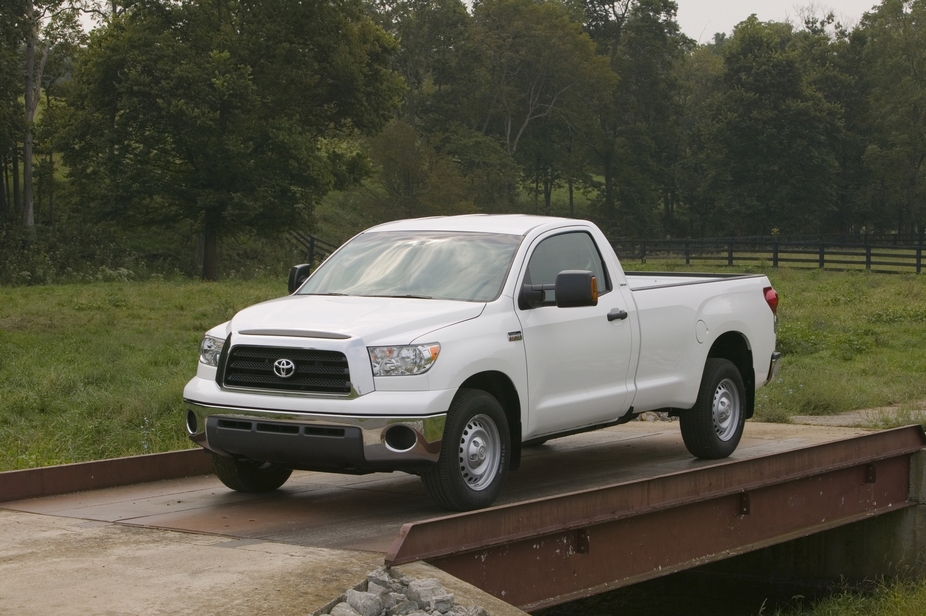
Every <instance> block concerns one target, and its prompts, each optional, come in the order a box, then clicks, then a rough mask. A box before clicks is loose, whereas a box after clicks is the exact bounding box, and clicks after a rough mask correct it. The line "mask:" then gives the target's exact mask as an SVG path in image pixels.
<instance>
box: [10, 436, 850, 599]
mask: <svg viewBox="0 0 926 616" xmlns="http://www.w3.org/2000/svg"><path fill="white" fill-rule="evenodd" d="M864 433H865V431H864V430H860V429H855V428H834V427H816V426H787V425H774V424H761V423H754V422H750V423H749V424H748V425H747V428H746V435H745V437H744V439H743V441H742V443H741V445H740V447H739V449H738V450H737V452H736V453H735V454H734V456H733V457H732V458H731V460H734V461H736V460H743V461H745V460H749V459H754V458H759V457H762V456H768V455H770V454H776V453H781V452H787V451H793V450H796V449H801V448H806V447H810V446H814V445H819V444H821V443H829V442H833V441H838V440H841V439H846V438H849V437H853V436H856V435H860V434H864ZM728 462H729V460H728V461H721V462H719V464H726V463H728ZM717 464H718V462H709V461H700V460H695V459H692V458H691V457H690V456H689V455H688V454H687V451H686V450H685V447H684V444H683V443H682V439H681V436H680V434H679V430H678V424H677V423H674V422H631V423H630V424H626V425H623V426H617V427H614V428H610V429H607V430H602V431H599V432H593V433H588V434H582V435H575V436H571V437H566V438H563V439H559V440H556V441H551V442H549V443H547V444H546V445H543V446H540V447H536V448H531V449H528V450H526V451H525V454H524V457H523V459H522V464H521V469H520V470H518V471H517V472H514V473H512V474H510V475H509V478H508V482H507V484H506V486H505V489H504V491H503V493H502V497H501V498H500V499H499V501H498V503H497V504H498V505H499V506H502V507H504V506H511V505H514V504H517V503H523V502H525V501H530V500H534V499H541V498H547V497H554V496H558V495H563V494H566V493H570V492H575V491H580V490H587V489H592V488H596V487H600V486H604V485H613V484H618V483H625V482H631V481H638V480H649V479H654V478H658V477H664V476H667V475H672V474H677V473H679V472H683V471H691V470H696V469H702V468H708V467H711V466H714V465H717ZM4 509H5V510H8V511H10V512H19V513H21V514H41V515H43V516H54V517H57V518H70V519H77V520H81V521H85V522H86V521H94V522H99V523H110V524H116V525H119V526H121V527H145V528H153V529H166V530H176V531H185V532H188V533H194V534H199V535H206V536H209V535H217V536H219V537H220V538H223V540H225V541H227V542H229V545H230V546H234V545H240V546H247V545H253V544H254V543H256V542H267V543H273V544H284V545H286V544H288V545H293V546H305V547H310V548H326V549H337V550H349V551H352V552H359V553H361V554H367V555H368V556H369V557H372V559H373V560H376V561H377V562H380V563H381V562H382V558H383V556H382V555H386V554H387V553H388V552H389V551H390V548H391V547H392V546H393V543H394V542H395V541H396V538H397V536H398V535H399V532H400V530H401V529H402V528H403V525H406V524H409V523H418V522H422V521H425V520H428V519H431V518H436V517H442V516H445V512H443V511H442V510H440V509H438V508H436V507H435V506H434V505H433V504H432V503H431V502H430V501H429V499H428V497H427V496H426V494H425V492H424V489H423V488H422V486H421V484H420V482H419V480H418V479H417V478H416V477H411V476H407V475H403V474H398V473H395V474H374V475H365V476H344V475H327V474H320V473H309V472H297V473H294V474H293V477H292V479H291V480H290V481H289V482H288V483H287V484H286V485H285V486H284V487H283V488H282V489H281V490H279V491H278V492H276V493H273V494H270V495H246V494H239V493H235V492H232V491H230V490H227V489H226V488H224V487H223V486H222V485H221V484H220V483H219V482H218V480H217V479H215V478H214V477H211V476H202V477H191V478H186V479H175V480H166V481H159V482H152V483H145V484H139V485H135V486H125V487H118V488H109V489H104V490H95V491H89V492H82V493H76V494H66V495H61V496H51V497H43V498H35V499H29V500H21V501H15V502H8V503H0V512H2V510H4ZM88 528H89V527H88ZM5 542H8V540H5V539H3V538H2V536H0V555H3V554H4V553H5V551H8V550H5V548H4V543H5ZM236 542H237V543H236ZM365 558H366V557H364V559H365ZM2 560H5V559H0V561H2ZM362 560H363V559H362ZM327 562H328V565H327V566H329V567H330V565H331V563H330V561H327ZM12 564H14V563H12V561H9V560H7V564H6V565H2V564H0V575H3V576H4V579H5V580H6V582H5V584H4V585H5V586H6V587H7V588H8V589H11V590H9V591H4V592H11V593H13V594H14V595H15V594H16V593H17V592H18V591H17V590H16V589H17V588H24V586H19V585H18V583H17V579H19V578H21V577H22V576H29V575H33V576H34V575H35V574H36V572H35V571H27V570H24V569H23V568H22V567H18V568H17V567H15V566H12ZM30 566H33V567H34V566H40V563H38V562H34V561H32V564H31V565H30ZM318 566H319V567H324V566H326V565H323V564H319V565H318ZM364 566H366V563H364ZM320 573H321V570H320ZM106 574H107V575H112V574H114V572H112V571H110V572H106ZM61 575H66V572H61ZM113 592H116V591H113ZM2 594H3V592H0V595H2ZM0 598H2V597H0ZM515 603H516V604H518V602H515ZM527 603H528V602H522V603H520V605H526V604H527ZM302 609H303V613H304V612H305V606H303V607H302ZM141 611H143V610H139V612H141ZM191 611H193V610H191ZM128 612H129V613H131V612H132V610H131V609H129V610H128ZM285 612H286V610H282V611H280V613H285Z"/></svg>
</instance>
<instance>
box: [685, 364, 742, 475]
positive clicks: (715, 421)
mask: <svg viewBox="0 0 926 616" xmlns="http://www.w3.org/2000/svg"><path fill="white" fill-rule="evenodd" d="M745 401H746V388H745V386H744V385H743V377H742V375H740V371H739V370H738V369H737V367H736V366H735V365H734V364H733V362H731V361H729V360H726V359H717V358H711V359H708V360H707V362H706V363H705V365H704V375H703V376H702V377H701V389H700V390H699V391H698V401H697V402H696V403H695V405H694V407H692V408H691V409H689V410H688V411H685V412H683V413H681V414H680V416H679V423H680V425H681V429H682V438H683V439H684V440H685V446H686V447H687V448H688V451H689V452H691V454H692V455H694V456H697V457H699V458H709V459H716V458H726V457H727V456H729V455H730V454H731V453H733V452H734V451H735V450H736V447H737V445H739V442H740V438H742V436H743V427H744V426H745V423H746V414H745V412H744V409H743V406H744V403H745Z"/></svg>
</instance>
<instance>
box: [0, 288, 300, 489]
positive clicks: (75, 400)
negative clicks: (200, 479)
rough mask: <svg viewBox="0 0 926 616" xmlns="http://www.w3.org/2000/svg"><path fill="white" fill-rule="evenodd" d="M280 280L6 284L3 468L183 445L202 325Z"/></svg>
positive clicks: (2, 301)
mask: <svg viewBox="0 0 926 616" xmlns="http://www.w3.org/2000/svg"><path fill="white" fill-rule="evenodd" d="M285 292H286V288H285V283H284V282H283V281H282V280H269V279H264V280H252V281H249V282H242V281H232V282H226V283H221V284H215V283H200V282H163V281H149V282H110V283H91V284H80V285H61V286H40V287H19V288H9V287H0V383H2V385H0V471H4V470H12V469H22V468H31V467H36V466H46V465H51V464H61V463H67V462H77V461H83V460H92V459H103V458H112V457H118V456H124V455H133V454H142V453H149V452H156V451H169V450H173V449H183V448H187V447H190V446H191V444H190V442H189V440H188V439H187V437H186V433H185V430H184V429H183V421H182V417H183V413H182V399H181V392H182V390H183V386H184V384H185V383H186V381H187V380H189V378H190V377H191V376H192V375H193V374H194V372H195V370H196V362H197V350H198V345H199V341H200V339H201V338H202V335H203V333H204V332H205V331H206V330H207V329H209V328H211V327H213V326H214V325H217V324H219V323H221V322H222V321H225V320H227V319H228V318H229V317H231V316H232V315H233V314H234V313H235V312H237V311H238V310H240V309H241V308H244V307H246V306H248V305H250V304H253V303H255V302H257V301H261V300H264V299H268V298H271V297H275V296H280V295H284V294H285Z"/></svg>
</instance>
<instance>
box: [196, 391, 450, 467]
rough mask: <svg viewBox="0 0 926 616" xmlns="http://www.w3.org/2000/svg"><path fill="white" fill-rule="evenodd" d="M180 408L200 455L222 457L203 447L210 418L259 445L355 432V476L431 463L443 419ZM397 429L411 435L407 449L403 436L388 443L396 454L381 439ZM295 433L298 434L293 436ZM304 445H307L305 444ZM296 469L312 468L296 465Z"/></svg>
mask: <svg viewBox="0 0 926 616" xmlns="http://www.w3.org/2000/svg"><path fill="white" fill-rule="evenodd" d="M184 403H185V406H186V409H187V413H186V424H187V433H188V434H189V436H190V439H192V440H193V441H194V442H195V443H197V444H199V445H200V446H202V447H204V448H205V449H208V450H210V451H215V452H216V453H220V454H222V453H225V452H224V451H222V450H221V448H220V447H213V446H210V443H209V439H208V435H207V430H206V426H207V422H208V421H209V419H210V418H216V419H223V420H229V421H231V422H236V421H238V422H250V424H251V427H250V431H251V432H253V433H255V434H257V433H260V438H262V439H271V438H274V436H272V435H273V434H280V435H281V436H280V438H281V439H285V438H286V437H287V436H288V435H290V434H296V435H305V436H308V435H310V434H312V433H317V432H318V430H316V428H321V429H324V428H334V429H337V428H345V429H350V428H353V429H359V431H360V435H361V439H362V459H358V460H356V466H357V468H359V469H361V470H388V467H389V466H391V465H395V466H396V470H398V469H399V468H401V467H402V466H403V465H404V466H407V465H409V464H414V463H421V462H437V460H438V458H439V457H440V450H441V441H442V439H443V437H444V425H445V423H446V419H447V415H446V413H441V414H438V415H430V416H426V417H414V416H412V417H356V416H343V415H318V414H311V413H295V412H289V411H271V410H262V409H261V410H259V409H248V408H236V407H223V406H210V405H206V404H201V403H198V402H193V401H191V400H185V401H184ZM262 422H265V423H262ZM210 425H211V424H210ZM280 426H284V427H290V431H287V432H286V433H283V432H281V431H280V430H279V427H280ZM399 426H401V427H404V428H407V429H408V430H410V431H411V434H413V435H414V443H413V444H410V441H411V440H412V439H411V438H408V435H409V434H410V433H409V432H408V431H404V434H403V436H404V437H405V438H404V439H392V440H393V441H398V442H400V446H401V447H402V448H401V449H400V448H398V447H397V446H395V445H390V444H389V443H388V442H387V437H386V434H387V432H389V431H390V430H392V429H394V428H396V427H399ZM262 427H263V429H262ZM297 427H298V431H296V430H295V428H297ZM241 429H242V432H243V434H242V435H241V436H240V437H239V438H238V440H239V441H240V442H242V443H244V445H243V447H245V448H246V446H247V445H246V443H247V439H248V434H247V432H248V430H247V427H246V426H245V424H241ZM255 438H256V437H255ZM281 442H282V441H281ZM306 444H307V445H308V440H307V441H306ZM304 449H306V451H304V453H305V455H308V456H311V447H310V446H309V447H306V448H304ZM244 455H246V454H244ZM256 459H257V458H256ZM324 462H325V460H319V463H320V464H319V465H320V466H321V465H322V464H321V463H324ZM302 466H312V465H311V464H309V465H306V464H302Z"/></svg>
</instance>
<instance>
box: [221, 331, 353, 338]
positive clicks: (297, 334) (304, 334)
mask: <svg viewBox="0 0 926 616" xmlns="http://www.w3.org/2000/svg"><path fill="white" fill-rule="evenodd" d="M238 333H239V334H242V335H245V336H286V337H289V338H323V339H325V340H347V339H349V338H350V336H348V335H347V334H338V333H335V332H317V331H312V330H307V329H243V330H241V331H239V332H238Z"/></svg>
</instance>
